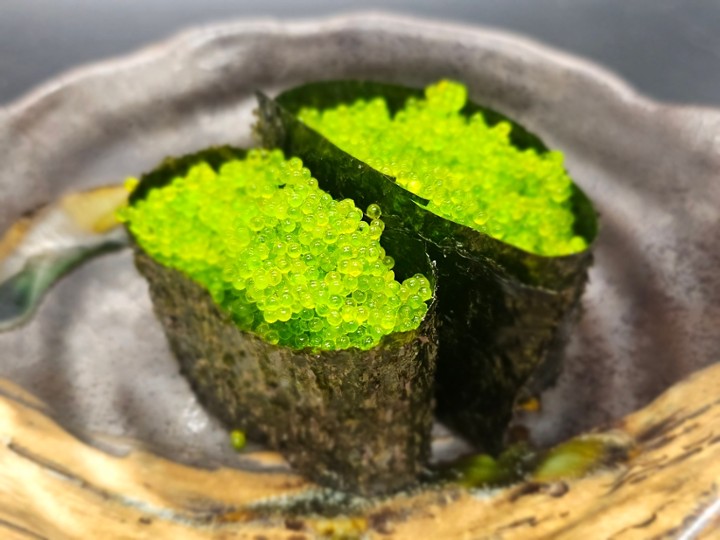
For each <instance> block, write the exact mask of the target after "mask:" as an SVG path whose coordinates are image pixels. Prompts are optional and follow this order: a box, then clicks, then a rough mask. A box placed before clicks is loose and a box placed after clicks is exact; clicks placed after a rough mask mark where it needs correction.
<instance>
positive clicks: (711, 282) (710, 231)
mask: <svg viewBox="0 0 720 540" xmlns="http://www.w3.org/2000/svg"><path fill="white" fill-rule="evenodd" d="M441 77H451V78H455V79H459V80H462V81H464V82H465V83H467V84H468V86H469V88H470V93H471V97H472V99H474V100H475V101H476V102H478V103H482V104H486V105H488V106H491V107H493V108H496V109H498V110H500V111H502V112H504V113H506V114H507V115H510V116H512V117H514V118H516V119H517V120H519V121H520V122H522V123H524V124H526V125H527V126H528V127H529V128H530V129H531V130H533V131H535V132H537V133H538V134H540V135H541V136H542V137H544V138H545V140H546V141H547V142H548V143H549V144H550V145H552V146H554V147H556V148H559V149H561V150H562V151H564V152H565V153H566V156H567V165H568V168H569V170H570V172H571V174H572V175H573V177H574V178H575V179H576V181H577V182H578V183H579V184H580V185H581V186H582V188H583V189H584V190H585V191H586V192H587V193H588V195H589V196H590V197H591V198H592V199H593V200H594V201H595V204H596V206H597V208H598V210H599V212H600V214H601V233H600V237H599V240H598V242H597V246H596V249H595V254H596V262H595V265H594V267H593V268H592V270H591V272H590V284H589V287H588V288H587V291H586V294H585V296H584V298H583V304H584V316H583V318H582V321H581V323H580V325H579V326H578V328H577V331H576V332H575V333H574V334H573V336H572V339H571V342H570V344H569V346H568V349H567V359H566V369H565V371H564V373H563V375H562V377H561V379H560V381H559V383H558V384H557V386H556V387H555V388H553V389H551V390H550V391H548V392H547V393H546V395H545V396H544V410H543V412H542V414H540V415H538V416H536V417H534V419H533V421H532V423H531V425H530V426H529V427H530V429H531V432H532V434H533V437H534V438H535V440H536V441H537V442H539V443H541V444H548V443H551V442H554V441H557V440H559V439H561V438H563V437H565V436H567V435H570V434H573V433H577V432H580V431H581V430H585V429H587V428H589V427H591V426H595V425H598V424H603V423H606V422H608V421H610V420H612V419H614V418H618V417H620V416H621V415H623V414H625V413H627V412H629V411H631V410H634V409H636V408H638V407H640V406H642V405H643V404H645V403H647V402H648V401H649V400H650V399H652V398H653V397H655V396H656V395H658V394H659V393H660V392H661V391H662V390H664V389H665V388H667V387H668V386H670V385H671V384H673V383H674V382H675V381H677V380H679V379H680V378H682V377H683V376H685V375H687V374H689V373H690V372H692V371H693V370H696V369H697V368H700V367H702V366H705V365H708V364H710V363H712V362H715V361H716V360H717V353H718V351H720V332H719V331H718V328H720V274H719V273H718V268H720V235H718V234H717V232H718V228H719V227H720V112H718V111H712V110H702V109H697V108H686V107H674V106H666V105H661V104H658V103H653V102H651V101H649V100H647V99H645V98H643V97H641V96H639V95H637V94H636V93H635V92H633V91H632V90H631V89H630V88H628V87H627V86H626V85H625V84H623V83H622V82H620V81H618V80H617V79H616V78H615V77H614V76H612V75H610V74H608V73H606V72H604V71H603V70H602V69H600V68H598V67H595V66H592V65H590V64H588V63H586V62H584V61H581V60H578V59H575V58H571V57H568V56H566V55H564V54H562V53H559V52H556V51H553V50H550V49H548V48H546V47H544V46H541V45H539V44H537V43H533V42H531V41H528V40H525V39H522V38H518V37H513V36H508V35H506V34H502V33H498V32H495V31H489V30H485V29H478V28H469V27H463V26H457V25H452V26H451V25H446V24H440V23H435V22H427V21H420V20H414V19H407V18H400V17H390V16H384V15H361V16H351V17H343V18H335V19H328V20H320V21H306V22H293V23H278V22H269V21H259V22H258V21H254V22H241V23H234V24H228V25H225V26H217V27H210V28H204V29H198V30H194V31H190V32H187V33H185V34H183V35H180V36H178V37H176V38H174V39H172V40H170V41H167V42H165V43H162V44H159V45H156V46H154V47H151V48H148V49H146V50H143V51H140V52H138V53H136V54H133V55H131V56H128V57H126V58H122V59H118V60H113V61H108V62H105V63H102V64H98V65H95V66H91V67H88V68H83V69H81V70H79V71H77V72H74V73H71V74H68V75H67V76H65V77H62V78H60V79H58V80H56V81H54V82H52V83H49V84H47V85H45V86H43V87H42V88H40V89H38V90H37V91H35V92H33V93H32V94H30V95H29V96H27V97H25V98H24V99H22V100H20V101H18V102H16V103H14V104H12V105H11V106H9V107H8V108H5V109H0V163H2V167H1V168H0V209H1V211H0V231H1V230H4V229H6V228H7V227H8V226H9V225H10V223H11V222H12V221H13V220H15V219H16V218H17V217H18V216H20V215H21V213H23V212H24V211H26V210H28V209H30V208H33V207H35V206H37V205H38V204H40V203H43V202H47V201H49V200H51V199H53V198H55V197H56V196H58V195H59V194H62V193H64V192H67V191H70V190H75V189H78V188H83V187H88V186H92V185H101V184H108V183H116V182H117V181H119V180H121V179H123V178H124V177H125V176H127V175H130V174H138V173H140V172H142V171H145V170H148V169H150V168H152V167H153V166H154V165H155V164H156V163H157V162H158V161H159V160H160V159H161V158H163V157H164V156H166V155H170V154H174V155H177V154H183V153H187V152H190V151H193V150H197V149H200V148H203V147H206V146H209V145H213V144H222V143H233V144H237V145H249V144H251V143H252V141H251V137H250V125H251V123H252V121H253V118H252V114H251V113H252V109H253V108H254V107H255V99H254V97H253V92H254V91H255V90H256V89H261V90H264V91H266V92H269V93H275V92H277V91H279V90H281V89H284V88H286V87H289V86H292V85H296V84H298V83H302V82H306V81H311V80H318V79H337V78H367V79H376V80H382V81H389V82H399V83H404V84H408V85H418V86H420V85H424V84H427V83H429V82H432V81H435V80H437V79H439V78H441ZM0 356H1V361H0V377H5V378H9V379H11V380H13V381H15V382H17V383H20V384H21V385H22V386H24V387H26V388H27V389H29V390H30V391H31V392H33V393H34V394H36V395H37V396H38V397H40V398H42V399H43V400H45V401H46V402H47V403H48V404H49V405H50V406H51V408H52V410H53V411H54V416H55V417H56V418H57V419H59V420H60V421H61V423H63V424H64V425H65V426H67V427H69V428H73V429H82V430H83V431H85V432H91V433H99V434H105V435H113V436H124V437H130V438H132V439H135V440H137V441H140V442H141V443H144V444H147V445H148V446H149V447H151V448H153V449H155V450H156V451H160V452H162V453H164V454H167V455H170V456H171V457H173V458H175V459H179V460H184V461H192V462H202V463H207V462H211V461H218V460H220V461H227V460H231V459H233V458H232V455H231V453H230V450H229V449H228V445H227V443H226V437H227V435H226V434H225V432H224V431H223V430H222V429H221V428H220V427H219V425H218V424H217V423H216V422H215V421H214V420H213V419H211V418H209V417H208V416H207V415H206V414H205V412H204V411H203V409H202V408H200V407H199V405H198V404H197V402H196V400H195V398H194V396H193V394H192V393H191V391H190V389H189V387H188V385H187V383H186V382H185V380H184V379H183V378H182V377H181V376H180V375H179V373H178V368H177V365H176V363H175V361H174V359H173V358H172V357H171V355H170V352H169V350H168V347H167V344H166V341H165V338H164V336H163V334H162V331H161V329H160V326H159V324H158V322H157V321H156V320H155V318H154V316H153V314H152V310H151V306H150V301H149V298H148V294H147V286H146V284H145V282H144V281H143V280H142V279H141V278H140V276H139V275H138V274H137V272H136V270H135V268H134V266H133V264H132V259H131V254H130V253H129V252H121V253H118V254H114V255H109V256H105V257H103V258H101V259H98V260H95V261H94V262H92V263H91V264H88V265H87V266H85V267H83V268H82V269H80V270H79V271H77V272H75V273H74V274H72V275H70V276H69V277H68V278H66V279H64V280H63V281H62V282H61V283H60V284H59V285H58V286H57V287H56V288H55V289H54V290H53V291H52V293H51V295H50V296H49V297H48V298H47V300H46V301H45V303H44V305H43V306H42V308H41V310H40V312H39V313H38V315H37V316H36V318H35V319H34V320H33V321H32V322H31V323H30V324H28V325H26V326H24V327H22V328H21V329H19V330H16V331H13V332H10V333H6V334H0ZM520 420H521V421H522V420H523V419H520Z"/></svg>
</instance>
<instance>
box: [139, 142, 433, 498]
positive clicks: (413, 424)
mask: <svg viewBox="0 0 720 540" xmlns="http://www.w3.org/2000/svg"><path fill="white" fill-rule="evenodd" d="M245 156H246V152H245V151H243V150H239V149H235V148H231V147H221V148H212V149H208V150H205V151H202V152H199V153H197V154H194V155H190V156H185V157H182V158H177V159H167V160H166V161H165V162H164V163H162V164H161V165H160V166H159V167H158V168H157V169H155V170H153V171H152V172H150V173H148V174H145V175H144V176H143V177H142V178H141V179H140V181H139V184H138V185H137V186H136V187H135V189H134V191H133V192H132V194H131V196H130V199H129V205H130V207H131V208H132V207H133V206H134V205H136V204H137V203H138V202H139V201H143V200H144V199H146V198H147V197H148V196H149V194H151V192H152V191H153V190H156V189H159V188H162V187H163V186H166V185H168V184H170V183H171V182H172V181H173V179H174V178H176V177H179V176H180V177H182V176H183V175H185V174H187V173H188V171H190V170H191V168H192V167H194V166H195V165H197V164H199V163H204V164H207V165H209V166H210V167H212V168H213V169H214V170H216V171H217V170H219V169H220V168H221V167H222V165H223V164H224V163H226V162H227V161H228V160H238V159H240V160H241V159H244V158H245ZM129 225H132V223H130V224H129ZM128 230H129V231H130V233H131V237H133V246H134V251H135V262H136V266H137V268H138V270H139V271H140V273H141V274H142V275H143V276H144V277H145V278H146V279H147V281H148V283H149V288H150V295H151V298H152V301H153V305H154V309H155V312H156V314H157V316H158V318H159V320H160V322H161V323H162V326H163V328H164V331H165V334H166V336H167V338H168V341H169V343H170V346H171V348H172V350H173V352H174V353H175V355H176V357H177V359H178V360H179V363H180V366H181V370H182V372H183V374H184V375H185V376H186V377H187V378H188V379H189V381H190V383H191V385H192V387H193V389H194V390H195V392H196V393H197V395H198V396H199V398H200V400H201V402H202V403H203V404H204V405H205V406H206V407H207V408H208V410H210V411H211V412H212V413H213V414H215V415H216V416H217V417H219V418H220V419H221V420H222V421H223V422H224V423H225V424H226V425H227V426H228V427H229V428H240V429H242V430H245V431H246V432H247V433H248V436H250V437H251V438H254V439H256V440H260V441H264V442H267V444H269V446H271V447H272V448H275V449H278V450H280V451H281V452H282V453H283V454H284V456H285V457H286V458H287V460H288V462H289V463H290V464H291V465H292V466H293V467H294V468H295V469H296V470H298V472H300V473H302V474H305V475H307V476H308V477H309V478H311V479H312V480H314V481H317V482H319V483H321V484H323V485H327V486H330V487H334V488H338V489H341V490H346V491H352V492H357V493H360V494H364V495H369V494H381V493H388V492H392V491H395V490H398V489H401V488H403V487H406V486H408V485H411V484H412V483H413V482H415V480H416V478H417V476H418V474H419V473H420V472H421V471H422V470H423V467H424V466H425V464H426V463H427V461H428V458H429V452H430V430H431V424H432V403H433V390H432V386H433V381H434V372H435V355H436V349H437V345H436V343H437V338H436V321H435V301H434V290H433V299H432V300H431V301H430V304H429V306H428V307H427V314H426V315H425V316H424V318H423V320H422V322H421V323H420V324H419V327H418V328H417V329H414V330H409V331H404V332H395V333H391V334H389V335H386V336H385V337H383V338H382V339H381V340H380V342H379V344H377V345H375V346H373V347H372V348H370V349H369V350H361V349H359V348H355V347H350V348H346V349H344V350H318V349H317V348H315V349H313V348H310V347H306V348H302V349H297V348H294V347H288V346H282V345H281V344H272V343H270V342H268V341H267V340H264V339H262V338H261V337H259V336H258V335H257V334H255V333H253V332H249V331H245V330H241V329H240V327H239V326H238V325H237V324H236V322H235V321H234V320H233V318H232V317H231V315H230V314H229V313H228V311H227V310H225V309H223V308H221V307H220V306H219V305H218V303H217V302H216V301H215V300H214V299H213V296H212V295H211V292H209V290H208V289H206V288H205V287H203V286H201V285H200V284H198V283H197V282H196V281H195V280H193V279H190V278H189V277H188V276H187V275H186V274H185V273H183V272H180V271H178V270H176V269H173V268H169V267H168V266H166V265H163V264H161V263H159V262H158V261H157V260H155V259H154V258H153V257H151V256H150V255H149V254H148V253H147V252H146V250H144V249H143V248H142V247H140V242H139V241H138V238H136V237H135V236H133V233H132V228H131V227H130V226H128ZM380 242H381V243H382V246H383V247H384V248H385V249H386V250H387V253H388V254H390V255H392V256H393V257H394V259H395V261H396V262H395V272H396V275H397V276H398V277H399V278H403V277H408V278H409V277H410V276H413V275H414V274H417V273H422V274H424V275H425V276H427V278H428V279H429V281H430V283H431V284H432V287H433V289H434V283H435V269H434V267H433V265H432V263H431V262H430V259H429V258H428V256H427V255H426V253H425V251H424V247H423V245H422V242H421V241H420V240H419V239H417V238H416V237H415V236H414V235H411V234H408V233H407V231H404V230H402V229H394V228H392V227H391V226H389V224H388V225H387V226H386V228H385V230H384V232H383V233H382V237H381V240H380ZM213 294H214V293H213Z"/></svg>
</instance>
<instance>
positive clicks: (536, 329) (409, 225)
mask: <svg viewBox="0 0 720 540" xmlns="http://www.w3.org/2000/svg"><path fill="white" fill-rule="evenodd" d="M421 95H422V90H417V89H412V88H404V87H401V86H397V85H388V84H383V83H375V82H363V81H329V82H318V83H310V84H307V85H304V86H301V87H298V88H295V89H291V90H289V91H287V92H284V93H282V94H281V95H279V96H278V97H276V98H275V99H274V100H273V99H270V98H268V97H266V96H264V95H263V94H258V99H259V102H260V107H259V122H258V125H257V128H256V129H257V132H258V135H259V137H260V139H261V141H262V142H263V144H265V145H266V146H268V147H277V148H281V149H282V150H283V151H284V152H285V153H286V154H287V155H295V156H298V157H300V158H301V159H302V160H303V162H304V163H305V164H306V166H307V167H309V168H310V169H311V170H312V171H313V175H314V176H315V177H316V178H317V179H318V181H319V183H320V187H321V188H322V189H324V190H325V191H328V192H329V193H330V194H331V195H332V196H333V197H336V198H342V197H351V198H353V199H354V200H355V201H356V203H357V204H358V206H361V207H364V206H367V205H368V204H370V203H378V204H379V205H380V206H381V208H382V210H383V220H384V221H385V222H386V224H387V226H388V228H392V229H395V230H404V231H407V232H408V234H409V235H413V236H415V237H417V238H420V239H422V241H423V243H424V245H425V249H426V250H427V252H428V254H429V255H430V257H431V258H432V259H433V260H434V261H436V263H437V266H438V283H439V288H438V312H437V315H438V323H439V339H440V348H439V360H438V367H437V380H436V397H437V412H438V415H439V417H440V418H441V419H443V420H444V421H445V422H447V423H448V424H449V425H450V426H452V427H453V428H455V429H457V430H458V431H459V432H460V433H462V434H463V435H464V436H466V437H468V438H469V439H470V440H472V441H473V442H475V443H477V444H479V445H480V446H481V447H483V448H484V449H485V450H487V451H490V452H495V453H497V452H498V451H499V450H500V449H501V447H502V444H503V432H504V430H505V428H506V427H507V425H508V423H509V421H510V418H511V416H512V410H513V406H514V403H515V400H516V399H517V398H518V397H520V396H522V395H525V394H527V393H531V394H533V393H536V392H538V391H539V390H541V389H543V388H545V387H547V386H548V385H550V384H552V383H553V382H554V380H555V378H556V376H557V374H558V373H559V371H560V364H561V355H560V354H559V351H560V350H561V345H562V343H563V341H564V337H565V335H566V333H567V331H568V328H569V326H570V324H571V323H572V321H573V319H574V318H576V314H577V311H578V309H577V308H578V305H579V299H580V296H581V294H582V291H583V288H584V285H585V282H586V279H587V268H588V267H589V265H590V263H591V260H592V257H591V253H590V251H589V250H585V251H583V252H581V253H577V254H573V255H568V256H562V257H545V256H540V255H535V254H532V253H528V252H526V251H523V250H521V249H519V248H516V247H514V246H511V245H509V244H507V243H504V242H502V241H500V240H497V239H495V238H492V237H490V236H488V235H486V234H483V233H481V232H479V231H476V230H474V229H471V228H469V227H466V226H464V225H460V224H458V223H455V222H452V221H449V220H447V219H445V218H442V217H440V216H438V215H436V214H434V213H432V212H430V211H428V210H426V209H425V208H424V207H423V205H424V203H425V201H424V200H423V199H421V198H420V197H417V196H416V195H414V194H412V193H410V192H409V191H407V190H405V189H404V188H402V187H401V186H399V185H398V184H396V183H395V181H394V178H392V177H390V176H387V175H384V174H382V173H380V172H379V171H376V170H374V169H372V168H371V167H370V166H368V165H367V164H365V163H363V162H361V161H359V160H357V159H355V158H354V157H352V156H351V155H349V154H347V153H346V152H344V151H342V150H340V149H339V148H338V147H336V146H335V145H334V144H332V143H331V142H330V141H328V140H327V139H326V138H324V137H323V136H321V135H320V134H319V133H317V132H316V131H314V130H312V129H310V128H309V127H307V126H305V125H304V124H303V123H302V122H300V121H299V120H297V118H296V116H295V115H296V114H297V113H298V111H299V110H300V108H302V107H308V106H310V107H315V108H318V109H325V108H330V107H334V106H336V105H338V104H340V103H348V104H349V103H353V102H354V101H356V100H358V99H370V98H373V97H377V96H382V97H384V98H385V99H386V101H387V102H388V106H389V108H390V110H391V112H396V111H397V110H398V109H399V108H401V107H402V106H403V105H404V103H405V101H406V100H407V98H408V97H411V96H416V97H419V96H421ZM476 111H482V112H483V114H484V115H485V117H486V119H487V121H488V123H489V124H491V125H492V124H495V123H497V122H499V121H501V120H505V121H508V122H510V123H511V125H512V131H511V134H510V138H511V141H512V142H513V144H515V145H517V146H518V147H520V148H529V147H532V148H534V149H536V150H537V151H538V152H546V151H547V147H546V146H545V145H544V144H543V143H542V141H541V140H540V139H539V138H538V137H537V136H535V135H533V134H531V133H530V132H528V131H527V130H526V129H524V128H523V127H522V126H520V125H519V124H517V123H516V122H514V121H512V120H511V119H509V118H507V117H505V116H503V115H502V114H500V113H498V112H495V111H492V110H490V109H486V108H483V107H480V106H478V105H475V104H472V103H469V104H468V105H467V106H466V107H465V109H464V110H463V112H464V113H466V114H472V113H474V112H476ZM572 202H573V211H574V214H575V218H576V221H575V232H576V233H577V234H579V235H581V236H583V237H584V238H585V239H586V240H587V241H588V244H590V243H591V242H592V240H593V239H594V238H595V235H596V233H597V218H596V214H595V211H594V210H593V208H592V205H591V203H590V202H589V200H588V199H587V197H586V196H585V195H584V194H583V193H582V191H581V190H580V189H579V188H577V187H574V193H573V199H572Z"/></svg>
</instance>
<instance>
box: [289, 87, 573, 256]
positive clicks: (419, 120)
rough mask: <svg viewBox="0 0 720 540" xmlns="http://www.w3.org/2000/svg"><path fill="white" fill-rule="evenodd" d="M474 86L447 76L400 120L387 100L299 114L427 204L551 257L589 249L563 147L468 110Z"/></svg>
mask: <svg viewBox="0 0 720 540" xmlns="http://www.w3.org/2000/svg"><path fill="white" fill-rule="evenodd" d="M466 100H467V90H466V88H465V87H464V86H463V85H461V84H459V83H456V82H452V81H440V82H439V83H437V84H435V85H432V86H429V87H427V88H426V89H425V99H415V98H410V99H408V101H407V102H406V104H405V108H404V109H403V110H400V111H398V112H397V113H396V114H395V115H394V116H392V115H391V114H390V112H389V110H388V107H387V104H386V102H385V100H384V99H382V98H375V99H372V100H370V101H362V100H359V101H357V102H355V103H353V104H351V105H340V106H338V107H337V108H334V109H326V110H322V111H319V110H317V109H312V108H304V109H301V110H300V112H299V114H298V117H299V119H300V120H301V121H303V122H304V123H305V124H307V125H308V126H310V127H312V128H313V129H315V130H317V131H318V132H320V133H321V134H322V135H324V136H326V137H327V138H328V139H330V140H331V141H332V142H333V143H335V144H336V145H337V146H339V147H340V148H341V149H343V150H345V151H346V152H348V153H350V154H352V155H353V156H355V157H357V158H358V159H359V160H361V161H363V162H365V163H367V164H368V165H370V166H371V167H373V168H375V169H376V170H379V171H381V172H383V173H385V174H388V175H390V176H394V177H395V178H396V181H397V183H398V184H400V185H401V186H403V187H404V188H406V189H408V190H409V191H411V192H413V193H415V194H417V195H420V196H421V197H423V198H426V199H428V200H429V201H430V202H429V204H428V206H427V208H428V210H430V211H432V212H434V213H436V214H438V215H440V216H443V217H445V218H447V219H450V220H452V221H455V222H457V223H461V224H463V225H466V226H468V227H472V228H473V229H476V230H479V231H482V232H485V233H487V234H489V235H491V236H493V237H495V238H498V239H500V240H503V241H505V242H507V243H509V244H512V245H514V246H517V247H519V248H522V249H524V250H526V251H529V252H531V253H536V254H540V255H546V256H555V255H565V254H569V253H575V252H578V251H582V250H583V249H585V248H586V247H587V242H586V241H585V239H584V238H582V237H581V236H576V235H575V234H574V232H573V223H574V216H573V213H572V208H571V204H570V197H571V195H572V181H571V180H570V178H569V177H568V175H567V173H566V172H565V169H564V167H563V157H562V154H561V153H559V152H547V153H538V152H536V151H535V150H533V149H529V150H520V149H518V148H516V147H515V146H513V145H512V144H511V142H510V139H509V134H510V131H511V125H510V124H509V123H508V122H500V123H498V124H496V125H495V126H493V127H489V126H488V125H487V123H486V122H485V119H484V118H483V115H482V114H480V113H476V114H473V115H471V116H470V117H467V116H465V115H463V114H462V113H461V112H460V111H461V109H462V108H463V107H464V105H465V103H466Z"/></svg>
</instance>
